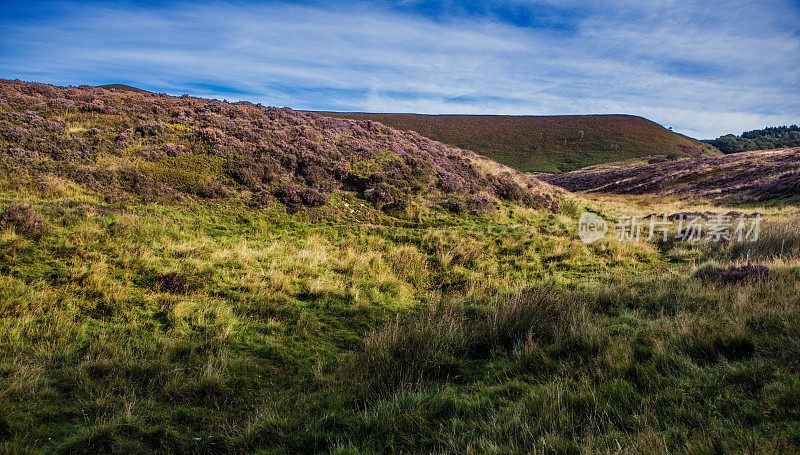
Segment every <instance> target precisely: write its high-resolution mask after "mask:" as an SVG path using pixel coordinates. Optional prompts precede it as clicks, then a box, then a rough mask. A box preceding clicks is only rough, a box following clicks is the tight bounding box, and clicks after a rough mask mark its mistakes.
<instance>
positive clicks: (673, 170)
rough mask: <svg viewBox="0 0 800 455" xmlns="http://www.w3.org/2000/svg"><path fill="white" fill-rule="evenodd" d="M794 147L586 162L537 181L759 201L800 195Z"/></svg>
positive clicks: (799, 152) (799, 160)
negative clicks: (614, 163)
mask: <svg viewBox="0 0 800 455" xmlns="http://www.w3.org/2000/svg"><path fill="white" fill-rule="evenodd" d="M798 169H800V148H793V149H781V150H759V151H753V152H741V153H736V154H731V155H725V156H718V157H704V158H698V159H692V160H680V161H674V162H669V163H655V164H647V165H634V166H618V167H608V166H602V165H601V166H591V167H587V168H584V169H580V170H578V171H573V172H568V173H565V174H558V175H545V174H542V175H539V178H540V179H543V180H545V181H548V182H550V183H552V184H554V185H559V186H561V187H563V188H566V189H569V190H571V191H585V192H592V193H611V194H652V195H658V196H677V197H691V198H704V199H716V200H725V201H726V202H742V201H745V202H747V201H765V200H769V199H780V198H791V197H796V196H797V195H798V194H800V172H798Z"/></svg>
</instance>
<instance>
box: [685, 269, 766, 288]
mask: <svg viewBox="0 0 800 455" xmlns="http://www.w3.org/2000/svg"><path fill="white" fill-rule="evenodd" d="M774 273H775V272H773V271H772V270H770V269H768V268H767V267H766V266H763V265H752V264H747V265H743V266H738V267H737V266H735V265H732V266H730V267H728V268H724V267H717V266H714V265H712V264H707V265H705V266H702V267H700V268H699V269H697V271H696V272H694V275H693V276H694V277H695V278H697V279H699V280H703V281H712V282H716V283H720V284H731V283H738V282H740V281H744V280H751V279H758V278H764V277H768V276H771V275H773V274H774Z"/></svg>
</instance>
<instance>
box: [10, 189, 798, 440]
mask: <svg viewBox="0 0 800 455" xmlns="http://www.w3.org/2000/svg"><path fill="white" fill-rule="evenodd" d="M4 177H5V178H4V179H3V182H4V184H3V187H2V189H1V190H0V201H2V204H3V206H4V214H5V215H4V218H3V220H4V223H3V228H2V231H0V282H1V283H2V285H0V302H2V305H1V306H0V324H2V330H0V334H2V335H1V336H2V344H0V413H1V414H0V416H2V418H1V419H0V439H2V449H3V451H4V452H6V453H52V452H55V453H98V452H113V453H121V452H125V453H256V452H257V453H309V452H332V453H381V452H387V451H396V452H412V453H413V452H425V453H431V452H434V453H519V452H536V453H589V452H591V453H620V452H623V453H641V452H646V453H674V452H685V453H726V452H750V453H779V452H793V451H797V450H798V448H800V415H799V414H798V413H799V412H800V411H799V410H800V375H799V374H798V368H799V367H800V364H798V362H799V361H800V315H798V308H800V280H799V279H798V278H800V263H799V262H798V259H800V255H798V244H800V230H798V225H797V221H796V220H797V216H798V210H797V209H796V208H795V207H793V206H786V207H774V208H771V209H769V212H768V213H765V217H766V218H767V219H768V220H770V223H769V224H768V225H766V227H765V232H766V234H765V235H764V236H762V238H761V240H760V241H759V242H757V243H756V244H747V245H744V244H732V245H717V244H712V243H709V242H705V243H699V244H692V245H687V244H682V243H677V242H667V243H663V244H662V243H648V242H637V243H623V242H619V241H617V240H615V239H613V238H608V239H606V240H602V241H600V242H597V243H593V244H590V245H585V244H583V243H581V242H580V241H579V240H578V239H577V227H576V221H575V220H576V218H577V215H578V214H579V213H581V212H582V211H583V210H584V209H585V208H587V207H588V208H590V209H592V210H593V211H596V212H597V213H600V214H602V215H603V216H605V217H607V218H609V219H613V218H614V217H616V216H618V215H619V214H621V213H624V212H629V211H631V210H635V211H636V212H637V213H640V214H646V213H652V212H654V211H658V210H664V211H668V212H677V211H680V210H686V209H688V208H690V207H691V208H694V209H698V210H703V209H705V208H707V207H705V206H703V205H701V204H691V205H688V203H686V202H677V201H667V202H664V201H660V202H655V201H652V200H647V199H646V198H639V199H631V200H629V199H622V198H611V197H593V198H592V199H585V198H576V199H571V200H570V201H568V202H567V203H564V204H562V206H561V209H560V211H559V212H558V213H551V212H546V211H541V210H535V209H526V208H524V207H519V206H515V205H511V204H509V205H507V206H505V207H504V208H502V209H501V210H499V211H497V212H493V213H492V214H490V215H453V214H449V213H447V212H441V213H438V214H431V215H430V216H429V218H428V219H426V220H424V221H421V222H420V224H419V225H417V226H413V225H410V224H408V225H405V226H397V225H396V223H393V222H392V221H391V219H390V218H389V217H384V219H383V221H381V220H377V221H376V220H372V222H370V223H362V224H359V223H353V222H345V223H342V222H337V221H336V220H335V219H330V220H328V221H310V220H309V216H308V214H307V213H306V212H301V213H297V214H294V215H288V214H286V212H285V210H283V209H273V210H270V211H263V210H255V209H253V208H252V207H248V206H243V205H237V203H236V202H227V203H214V204H211V203H206V202H202V201H201V202H195V203H183V204H179V205H175V204H173V205H165V204H152V203H119V202H117V203H113V204H109V203H107V202H106V201H105V200H104V198H103V197H102V195H99V194H97V193H95V192H92V191H87V190H85V189H83V188H81V187H80V186H79V185H76V184H75V183H73V182H68V181H64V180H60V179H58V178H57V177H48V178H47V179H44V180H42V181H39V182H26V181H23V180H21V179H19V178H15V177H14V176H10V175H5V176H4ZM338 203H340V202H337V201H336V200H333V201H332V202H331V204H334V205H335V204H338ZM20 207H21V208H20ZM762 211H763V209H762ZM20 213H24V214H25V215H24V216H23V215H20ZM12 214H14V216H12ZM787 242H788V245H789V247H788V248H787ZM745 250H747V251H750V253H749V254H747V253H743V252H744V251H745ZM746 257H747V258H749V259H750V260H754V259H756V258H757V259H758V263H759V264H764V265H767V266H768V267H769V268H770V269H771V270H773V271H774V274H773V275H770V276H766V277H758V278H754V279H751V280H744V281H742V282H739V283H735V284H721V283H715V282H708V281H703V280H699V279H697V278H693V276H692V274H693V272H694V271H695V270H697V269H698V268H699V267H700V266H702V265H704V264H705V265H707V264H708V261H715V262H716V263H717V264H720V265H727V264H734V263H735V264H742V263H744V262H745V261H746V259H745V258H746Z"/></svg>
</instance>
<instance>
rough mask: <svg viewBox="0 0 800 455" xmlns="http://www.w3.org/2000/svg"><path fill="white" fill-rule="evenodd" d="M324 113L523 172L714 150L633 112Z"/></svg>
mask: <svg viewBox="0 0 800 455" xmlns="http://www.w3.org/2000/svg"><path fill="white" fill-rule="evenodd" d="M324 115H328V116H332V117H340V118H352V119H358V120H375V121H379V122H382V123H384V124H386V125H389V126H391V127H394V128H397V129H401V130H413V131H416V132H418V133H419V134H422V135H423V136H426V137H430V138H433V139H435V140H437V141H442V142H445V143H447V144H453V145H456V146H458V147H463V148H466V149H469V150H474V151H476V152H478V153H481V154H483V155H486V156H487V157H489V158H490V159H492V160H495V161H497V162H500V163H503V164H506V165H508V166H511V167H513V168H515V169H518V170H520V171H523V172H567V171H572V170H575V169H579V168H582V167H585V166H590V165H593V164H599V163H607V162H612V161H621V160H624V159H629V158H643V157H647V158H648V159H653V160H661V161H663V160H672V159H677V158H682V157H688V156H692V157H699V156H705V155H709V154H716V153H718V151H717V150H716V149H714V148H713V147H711V146H710V145H708V144H704V143H702V142H700V141H697V140H695V139H692V138H689V137H686V136H683V135H680V134H677V133H673V132H672V131H670V130H667V129H666V128H664V127H662V126H661V125H658V124H657V123H654V122H651V121H650V120H647V119H644V118H642V117H636V116H632V115H560V116H507V115H419V114H367V113H334V112H326V113H324Z"/></svg>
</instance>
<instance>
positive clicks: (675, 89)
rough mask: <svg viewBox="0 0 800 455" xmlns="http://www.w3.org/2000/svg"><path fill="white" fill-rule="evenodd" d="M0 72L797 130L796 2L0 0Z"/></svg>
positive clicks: (434, 110)
mask: <svg viewBox="0 0 800 455" xmlns="http://www.w3.org/2000/svg"><path fill="white" fill-rule="evenodd" d="M0 78H5V79H21V80H25V81H37V82H45V83H51V84H56V85H80V84H88V85H100V84H110V83H121V84H128V85H132V86H135V87H139V88H143V89H146V90H150V91H156V92H159V93H169V94H176V95H180V94H184V93H187V94H190V95H193V96H201V97H210V98H219V99H227V100H228V101H238V100H247V101H253V102H259V103H262V104H265V105H270V106H281V107H283V106H288V107H291V108H294V109H308V110H333V111H364V112H415V113H430V114H444V113H460V114H515V115H558V114H610V113H624V114H633V115H640V116H643V117H646V118H649V119H651V120H653V121H656V122H658V123H660V124H661V125H664V126H665V127H672V128H673V129H674V130H675V131H677V132H680V133H683V134H686V135H689V136H692V137H696V138H701V139H707V138H714V137H717V136H720V135H722V134H728V133H735V134H738V133H741V132H742V131H746V130H752V129H757V128H762V127H765V126H771V125H772V126H774V125H783V124H793V123H794V124H797V123H800V0H768V1H765V0H753V1H751V0H728V1H717V0H677V1H672V0H650V1H640V0H616V1H598V0H488V1H469V0H467V1H461V2H458V1H451V0H403V1H388V0H385V1H380V0H379V1H373V2H362V1H346V0H339V1H314V0H308V1H296V2H288V1H262V2H248V1H243V0H240V1H231V2H183V1H160V2H157V1H151V2H119V1H97V2H91V1H83V2H80V1H79V2H53V1H46V2H38V1H9V0H0Z"/></svg>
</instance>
